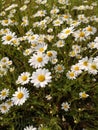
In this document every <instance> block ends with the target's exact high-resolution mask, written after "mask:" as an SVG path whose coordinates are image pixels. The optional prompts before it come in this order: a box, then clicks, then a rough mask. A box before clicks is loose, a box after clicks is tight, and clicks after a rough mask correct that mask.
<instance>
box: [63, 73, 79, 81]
mask: <svg viewBox="0 0 98 130" xmlns="http://www.w3.org/2000/svg"><path fill="white" fill-rule="evenodd" d="M66 76H67V78H68V79H72V80H73V79H76V77H77V74H76V73H75V72H74V71H68V72H67V74H66Z"/></svg>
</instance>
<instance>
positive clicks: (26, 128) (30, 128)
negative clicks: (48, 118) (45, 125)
mask: <svg viewBox="0 0 98 130" xmlns="http://www.w3.org/2000/svg"><path fill="white" fill-rule="evenodd" d="M24 130H37V128H35V127H33V126H32V125H31V126H26V127H25V128H24Z"/></svg>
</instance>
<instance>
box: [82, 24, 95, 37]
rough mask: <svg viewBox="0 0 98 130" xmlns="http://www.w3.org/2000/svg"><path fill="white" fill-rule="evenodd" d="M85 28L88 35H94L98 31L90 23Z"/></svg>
mask: <svg viewBox="0 0 98 130" xmlns="http://www.w3.org/2000/svg"><path fill="white" fill-rule="evenodd" d="M84 30H85V31H86V33H87V35H90V34H92V35H94V34H95V33H96V31H97V29H96V28H95V27H92V26H90V25H88V26H87V27H86V28H84Z"/></svg>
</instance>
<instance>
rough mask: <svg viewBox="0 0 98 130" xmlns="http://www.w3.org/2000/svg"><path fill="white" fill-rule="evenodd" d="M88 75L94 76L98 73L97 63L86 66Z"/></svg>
mask: <svg viewBox="0 0 98 130" xmlns="http://www.w3.org/2000/svg"><path fill="white" fill-rule="evenodd" d="M88 73H90V74H93V75H96V74H97V73H98V63H97V62H94V61H92V62H90V63H89V65H88Z"/></svg>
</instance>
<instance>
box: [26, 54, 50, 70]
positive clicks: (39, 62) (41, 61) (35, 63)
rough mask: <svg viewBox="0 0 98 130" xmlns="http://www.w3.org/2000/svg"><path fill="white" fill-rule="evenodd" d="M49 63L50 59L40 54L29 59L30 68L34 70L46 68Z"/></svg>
mask: <svg viewBox="0 0 98 130" xmlns="http://www.w3.org/2000/svg"><path fill="white" fill-rule="evenodd" d="M48 61H49V58H48V56H47V55H46V54H44V53H41V52H38V53H37V54H33V56H31V58H30V59H29V61H28V62H29V63H30V66H32V67H34V68H40V67H44V66H45V65H46V64H47V63H48Z"/></svg>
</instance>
